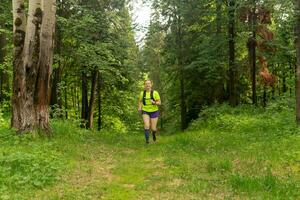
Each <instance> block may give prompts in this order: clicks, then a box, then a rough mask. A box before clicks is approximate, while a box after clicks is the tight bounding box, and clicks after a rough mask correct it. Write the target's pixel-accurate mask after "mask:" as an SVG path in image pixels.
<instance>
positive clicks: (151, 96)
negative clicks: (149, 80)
mask: <svg viewBox="0 0 300 200" xmlns="http://www.w3.org/2000/svg"><path fill="white" fill-rule="evenodd" d="M153 92H154V91H153V90H151V91H150V99H152V100H153V101H155V99H154V97H153ZM143 105H144V106H145V105H146V90H144V93H143Z"/></svg>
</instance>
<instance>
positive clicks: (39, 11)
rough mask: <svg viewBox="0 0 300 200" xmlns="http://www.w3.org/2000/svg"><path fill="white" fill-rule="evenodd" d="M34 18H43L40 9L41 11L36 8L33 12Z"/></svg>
mask: <svg viewBox="0 0 300 200" xmlns="http://www.w3.org/2000/svg"><path fill="white" fill-rule="evenodd" d="M34 16H35V17H38V18H42V16H43V11H42V9H41V8H37V9H36V10H35V13H34Z"/></svg>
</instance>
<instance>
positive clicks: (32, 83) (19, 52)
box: [12, 0, 56, 132]
mask: <svg viewBox="0 0 300 200" xmlns="http://www.w3.org/2000/svg"><path fill="white" fill-rule="evenodd" d="M24 10H25V6H24V2H23V1H21V0H14V1H13V11H14V45H15V46H14V52H15V53H14V91H13V117H12V127H13V128H16V129H17V130H18V131H20V132H31V131H33V130H36V129H39V130H44V131H46V132H48V131H49V130H50V125H49V113H48V104H49V103H48V99H49V97H48V94H49V83H50V74H51V66H52V62H53V48H54V44H53V36H54V30H55V12H56V4H55V0H30V1H29V11H28V12H29V14H28V21H27V26H25V23H23V22H25V13H24ZM25 27H26V30H27V31H26V37H25Z"/></svg>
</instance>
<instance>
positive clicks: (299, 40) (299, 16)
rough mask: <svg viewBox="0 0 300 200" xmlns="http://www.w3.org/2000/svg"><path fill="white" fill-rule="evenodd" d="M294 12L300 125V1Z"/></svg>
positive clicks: (297, 116) (297, 109) (299, 0)
mask: <svg viewBox="0 0 300 200" xmlns="http://www.w3.org/2000/svg"><path fill="white" fill-rule="evenodd" d="M295 8H296V9H295V11H296V27H295V37H296V41H295V42H296V53H297V73H296V74H297V80H296V121H297V124H298V125H300V0H295Z"/></svg>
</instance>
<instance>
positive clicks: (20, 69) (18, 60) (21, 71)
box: [11, 0, 26, 130]
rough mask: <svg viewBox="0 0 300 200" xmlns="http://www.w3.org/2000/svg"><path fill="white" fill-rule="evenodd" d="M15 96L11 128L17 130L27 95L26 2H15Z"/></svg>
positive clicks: (21, 125) (14, 0) (13, 97)
mask: <svg viewBox="0 0 300 200" xmlns="http://www.w3.org/2000/svg"><path fill="white" fill-rule="evenodd" d="M12 6H13V22H14V23H13V24H14V28H13V29H14V30H13V34H14V36H13V40H14V41H13V43H14V55H13V96H12V119H11V126H12V127H13V128H16V129H17V130H21V128H22V127H23V121H24V118H25V115H24V112H23V108H24V100H25V99H24V95H25V68H24V57H23V49H24V41H25V33H26V14H25V4H24V0H13V2H12Z"/></svg>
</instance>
